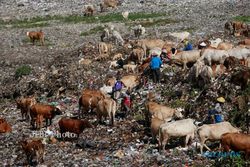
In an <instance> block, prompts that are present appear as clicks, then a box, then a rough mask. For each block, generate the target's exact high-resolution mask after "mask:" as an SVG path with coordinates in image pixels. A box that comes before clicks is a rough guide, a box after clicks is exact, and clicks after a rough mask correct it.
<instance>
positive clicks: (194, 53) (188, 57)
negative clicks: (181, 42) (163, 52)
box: [172, 50, 201, 69]
mask: <svg viewBox="0 0 250 167" xmlns="http://www.w3.org/2000/svg"><path fill="white" fill-rule="evenodd" d="M200 56H201V51H200V50H190V51H182V52H179V53H177V54H176V55H174V56H172V59H173V60H175V61H178V62H181V63H182V64H183V69H186V68H187V63H189V62H193V63H195V62H196V61H197V60H198V59H199V58H200Z"/></svg>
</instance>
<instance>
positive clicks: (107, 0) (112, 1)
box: [100, 0, 118, 12]
mask: <svg viewBox="0 0 250 167" xmlns="http://www.w3.org/2000/svg"><path fill="white" fill-rule="evenodd" d="M117 5H118V1H117V0H104V1H103V2H102V3H100V9H101V12H104V11H105V10H106V9H107V8H108V7H111V8H116V7H117Z"/></svg>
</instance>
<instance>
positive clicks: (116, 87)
mask: <svg viewBox="0 0 250 167" xmlns="http://www.w3.org/2000/svg"><path fill="white" fill-rule="evenodd" d="M121 89H122V82H121V81H117V82H116V83H115V90H116V91H117V90H121Z"/></svg>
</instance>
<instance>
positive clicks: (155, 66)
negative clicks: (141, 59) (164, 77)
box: [150, 52, 162, 83]
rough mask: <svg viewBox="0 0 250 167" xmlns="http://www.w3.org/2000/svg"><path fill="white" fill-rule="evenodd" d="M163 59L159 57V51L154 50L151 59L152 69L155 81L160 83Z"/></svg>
mask: <svg viewBox="0 0 250 167" xmlns="http://www.w3.org/2000/svg"><path fill="white" fill-rule="evenodd" d="M161 65H162V61H161V59H160V57H158V55H157V53H155V52H153V53H152V58H151V61H150V69H151V72H152V75H153V82H154V83H159V82H160V76H161V71H160V68H161Z"/></svg>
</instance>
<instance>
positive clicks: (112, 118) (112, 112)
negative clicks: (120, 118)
mask: <svg viewBox="0 0 250 167" xmlns="http://www.w3.org/2000/svg"><path fill="white" fill-rule="evenodd" d="M115 111H116V102H115V101H114V100H112V103H111V113H110V114H111V125H112V126H113V125H114V119H115V118H114V117H115Z"/></svg>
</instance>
